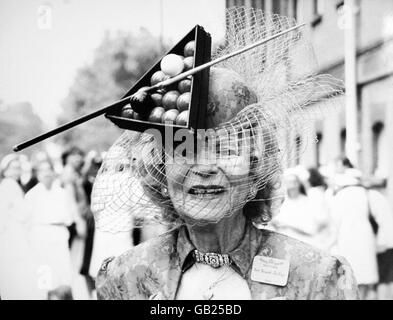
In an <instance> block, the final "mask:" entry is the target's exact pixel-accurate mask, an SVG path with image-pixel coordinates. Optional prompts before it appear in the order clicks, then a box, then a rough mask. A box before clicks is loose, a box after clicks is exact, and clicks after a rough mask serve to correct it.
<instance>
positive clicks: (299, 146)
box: [295, 136, 302, 165]
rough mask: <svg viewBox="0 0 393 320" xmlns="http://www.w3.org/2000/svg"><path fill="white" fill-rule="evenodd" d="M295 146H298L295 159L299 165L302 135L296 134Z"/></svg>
mask: <svg viewBox="0 0 393 320" xmlns="http://www.w3.org/2000/svg"><path fill="white" fill-rule="evenodd" d="M295 146H296V150H295V152H296V154H295V161H296V165H299V164H300V156H301V151H302V138H301V137H300V136H296V139H295Z"/></svg>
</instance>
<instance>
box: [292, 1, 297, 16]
mask: <svg viewBox="0 0 393 320" xmlns="http://www.w3.org/2000/svg"><path fill="white" fill-rule="evenodd" d="M292 17H293V18H294V19H297V0H292Z"/></svg>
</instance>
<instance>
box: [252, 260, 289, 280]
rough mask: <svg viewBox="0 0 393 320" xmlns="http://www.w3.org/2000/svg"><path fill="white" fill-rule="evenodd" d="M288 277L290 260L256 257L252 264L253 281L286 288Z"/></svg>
mask: <svg viewBox="0 0 393 320" xmlns="http://www.w3.org/2000/svg"><path fill="white" fill-rule="evenodd" d="M288 275H289V261H288V260H283V259H275V258H270V257H264V256H255V258H254V261H253V263H252V270H251V280H253V281H258V282H263V283H267V284H274V285H276V286H285V285H286V284H287V282H288Z"/></svg>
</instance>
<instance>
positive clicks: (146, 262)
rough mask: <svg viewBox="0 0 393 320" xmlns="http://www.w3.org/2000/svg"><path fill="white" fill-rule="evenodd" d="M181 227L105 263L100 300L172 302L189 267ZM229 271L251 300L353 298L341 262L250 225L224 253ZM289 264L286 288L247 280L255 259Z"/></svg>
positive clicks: (346, 269) (347, 272) (348, 273)
mask: <svg viewBox="0 0 393 320" xmlns="http://www.w3.org/2000/svg"><path fill="white" fill-rule="evenodd" d="M194 249H195V248H194V246H193V245H192V243H191V242H190V241H189V239H188V236H187V229H186V227H182V228H180V229H177V230H175V231H171V232H168V233H166V234H164V235H162V236H160V237H158V238H154V239H151V240H149V241H146V242H144V243H142V244H140V245H138V246H136V247H134V248H132V249H131V250H129V251H127V252H126V253H124V254H122V255H120V256H118V257H116V258H115V257H112V258H108V259H106V260H105V261H104V263H103V265H102V267H101V269H100V271H99V273H98V276H97V281H96V288H97V295H98V298H99V299H111V300H113V299H168V300H173V299H175V298H176V292H177V289H178V287H179V284H180V281H181V278H182V274H183V273H184V272H185V271H186V270H187V269H188V268H190V267H191V266H192V265H193V263H195V261H194V259H193V255H192V254H191V252H192V251H193V250H194ZM229 255H230V257H231V259H232V262H233V263H232V267H233V268H234V270H235V271H236V272H238V273H239V274H240V275H241V276H242V277H244V279H245V280H246V281H247V283H248V286H249V288H250V291H251V296H252V298H253V299H254V300H264V299H288V300H294V299H333V300H345V299H357V298H358V291H357V284H356V281H355V278H354V276H353V272H352V269H351V267H350V266H349V265H348V263H347V262H346V261H345V260H344V259H343V258H341V257H333V256H330V255H329V254H327V253H325V252H323V251H320V250H317V249H315V248H313V247H311V246H309V245H307V244H305V243H303V242H300V241H298V240H295V239H292V238H290V237H287V236H285V235H282V234H279V233H276V232H272V231H268V230H260V229H257V228H255V227H254V226H253V225H252V224H251V223H250V224H249V225H248V227H247V232H246V234H245V236H244V238H243V240H242V241H241V243H240V244H239V246H238V248H236V249H235V250H234V251H232V252H230V253H229ZM257 255H258V256H265V257H272V258H276V259H283V260H287V261H289V275H288V281H287V284H286V285H285V286H278V285H272V284H267V283H262V282H258V281H253V280H252V279H251V269H252V263H253V260H254V257H255V256H257Z"/></svg>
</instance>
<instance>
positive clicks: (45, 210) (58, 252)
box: [25, 159, 72, 299]
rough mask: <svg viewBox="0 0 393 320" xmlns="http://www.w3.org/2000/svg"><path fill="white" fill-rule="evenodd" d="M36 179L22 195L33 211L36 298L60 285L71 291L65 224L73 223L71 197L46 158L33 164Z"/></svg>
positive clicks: (32, 233)
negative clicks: (34, 165) (31, 186)
mask: <svg viewBox="0 0 393 320" xmlns="http://www.w3.org/2000/svg"><path fill="white" fill-rule="evenodd" d="M35 169H36V172H37V178H38V181H39V183H38V184H37V185H36V186H35V187H33V188H32V189H31V190H30V191H29V192H27V194H26V196H25V200H26V204H27V205H28V208H29V210H30V212H31V215H32V226H31V245H32V248H33V254H34V258H35V261H36V266H37V284H38V289H39V296H38V297H37V298H39V299H47V298H49V297H48V293H49V292H50V291H51V290H55V289H56V288H58V287H60V286H63V287H64V286H65V287H67V290H68V292H69V293H68V295H71V294H72V293H71V291H72V290H71V280H72V278H71V270H72V267H71V256H70V251H69V247H68V239H69V231H68V227H69V226H70V225H71V223H72V213H71V211H70V210H69V202H70V197H69V194H68V193H67V191H66V189H65V188H64V187H62V185H61V182H60V181H59V179H57V178H56V176H55V172H54V169H53V165H52V163H51V162H50V160H49V159H47V160H41V161H40V162H38V163H37V164H36V167H35Z"/></svg>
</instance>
